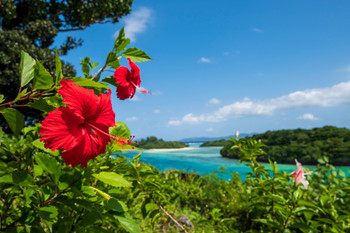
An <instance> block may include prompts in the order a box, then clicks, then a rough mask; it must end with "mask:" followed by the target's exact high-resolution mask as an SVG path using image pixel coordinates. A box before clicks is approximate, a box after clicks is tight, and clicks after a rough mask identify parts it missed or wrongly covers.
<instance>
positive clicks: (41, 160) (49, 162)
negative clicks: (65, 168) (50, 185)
mask: <svg viewBox="0 0 350 233" xmlns="http://www.w3.org/2000/svg"><path fill="white" fill-rule="evenodd" d="M35 160H36V162H37V163H38V165H39V166H40V167H42V168H43V170H45V171H47V172H48V173H50V174H52V176H53V178H54V181H55V182H57V181H58V178H59V177H60V175H61V167H60V166H59V164H58V162H57V160H56V159H55V158H52V157H50V156H49V155H48V154H44V153H37V154H36V155H35Z"/></svg>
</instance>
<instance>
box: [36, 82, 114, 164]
mask: <svg viewBox="0 0 350 233" xmlns="http://www.w3.org/2000/svg"><path fill="white" fill-rule="evenodd" d="M60 84H61V87H60V88H59V89H58V93H59V94H60V95H62V97H63V99H64V101H63V103H66V104H67V107H59V108H57V109H56V110H54V111H52V112H50V113H49V114H48V115H47V117H46V118H45V120H44V121H43V122H42V126H41V127H40V133H39V135H42V136H43V137H42V138H41V139H40V141H44V143H45V148H50V149H51V150H52V151H54V150H56V149H59V150H64V152H62V158H63V159H64V161H65V162H66V164H67V165H68V164H70V165H72V167H75V166H77V165H78V164H81V166H83V167H87V162H88V161H89V160H90V159H93V158H95V157H96V156H97V155H99V154H102V153H105V152H106V145H107V143H108V142H109V141H110V138H111V137H113V136H111V135H109V134H108V128H109V127H112V126H115V113H114V112H113V110H112V104H111V90H109V92H108V94H100V96H99V97H98V96H97V95H95V94H94V91H93V90H89V89H85V88H83V87H80V86H78V85H76V84H75V83H73V82H72V80H68V82H67V81H66V80H65V79H63V80H62V81H61V83H60Z"/></svg>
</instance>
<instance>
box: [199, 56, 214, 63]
mask: <svg viewBox="0 0 350 233" xmlns="http://www.w3.org/2000/svg"><path fill="white" fill-rule="evenodd" d="M197 62H198V63H211V60H210V59H209V58H206V57H201V58H200V59H199V60H198V61H197Z"/></svg>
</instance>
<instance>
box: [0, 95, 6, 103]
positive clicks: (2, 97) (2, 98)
mask: <svg viewBox="0 0 350 233" xmlns="http://www.w3.org/2000/svg"><path fill="white" fill-rule="evenodd" d="M4 101H5V98H4V95H0V104H1V103H2V102H4Z"/></svg>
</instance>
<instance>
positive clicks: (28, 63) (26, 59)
mask: <svg viewBox="0 0 350 233" xmlns="http://www.w3.org/2000/svg"><path fill="white" fill-rule="evenodd" d="M34 65H35V60H34V59H33V58H32V57H31V56H30V55H29V54H28V53H26V52H24V51H22V52H21V63H20V65H19V77H20V80H21V87H24V86H25V85H27V84H28V83H29V82H30V81H31V80H32V79H33V78H34V68H33V66H34Z"/></svg>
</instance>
